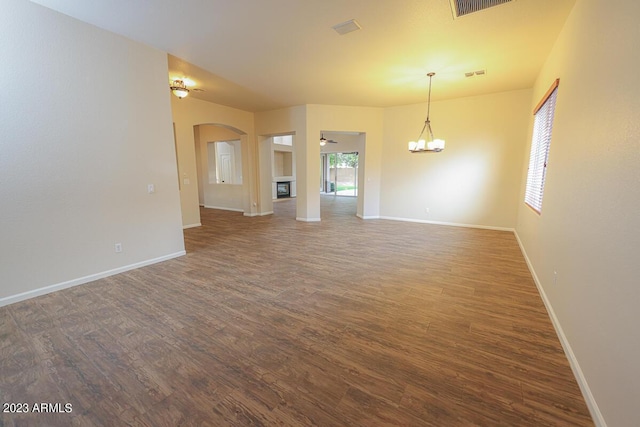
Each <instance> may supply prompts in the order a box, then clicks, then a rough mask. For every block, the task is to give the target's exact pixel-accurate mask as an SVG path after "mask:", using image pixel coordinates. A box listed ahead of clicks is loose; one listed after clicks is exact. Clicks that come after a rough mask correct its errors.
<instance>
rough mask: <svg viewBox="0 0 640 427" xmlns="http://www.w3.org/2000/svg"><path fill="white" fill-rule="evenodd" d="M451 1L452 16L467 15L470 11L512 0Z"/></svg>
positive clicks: (477, 10)
mask: <svg viewBox="0 0 640 427" xmlns="http://www.w3.org/2000/svg"><path fill="white" fill-rule="evenodd" d="M449 1H450V2H451V12H453V17H454V18H459V17H461V16H465V15H468V14H470V13H474V12H479V11H481V10H484V9H488V8H490V7H493V6H498V5H501V4H503V3H509V2H510V1H512V0H449Z"/></svg>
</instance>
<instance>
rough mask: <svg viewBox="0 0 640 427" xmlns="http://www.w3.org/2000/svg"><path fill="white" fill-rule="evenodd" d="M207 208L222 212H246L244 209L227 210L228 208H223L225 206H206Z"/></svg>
mask: <svg viewBox="0 0 640 427" xmlns="http://www.w3.org/2000/svg"><path fill="white" fill-rule="evenodd" d="M205 208H207V209H220V210H223V211H232V212H244V209H237V208H227V207H223V206H208V205H205Z"/></svg>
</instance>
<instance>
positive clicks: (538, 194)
mask: <svg viewBox="0 0 640 427" xmlns="http://www.w3.org/2000/svg"><path fill="white" fill-rule="evenodd" d="M559 85H560V79H556V80H555V81H554V82H553V84H552V85H551V87H550V88H549V89H548V90H547V92H546V93H545V94H544V96H543V97H542V99H541V100H540V102H538V104H537V105H536V107H535V108H534V109H533V115H534V122H533V135H532V137H531V151H530V152H529V165H528V168H527V180H526V183H525V192H524V203H525V204H526V205H527V206H529V207H530V208H531V209H533V210H534V211H535V212H536V213H538V214H539V215H540V214H542V199H543V196H544V184H545V180H546V175H547V165H548V161H549V150H550V148H551V135H552V131H553V121H554V117H555V108H556V105H557V96H558V92H557V90H558V86H559ZM550 100H551V101H552V105H548V104H547V103H548V102H549V101H550ZM547 105H548V108H545V107H547ZM540 110H543V111H542V113H544V116H539V115H538V113H539V112H540Z"/></svg>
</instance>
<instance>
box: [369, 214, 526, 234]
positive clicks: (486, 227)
mask: <svg viewBox="0 0 640 427" xmlns="http://www.w3.org/2000/svg"><path fill="white" fill-rule="evenodd" d="M378 218H380V219H388V220H391V221H405V222H417V223H420V224H435V225H448V226H450V227H465V228H481V229H483V230H497V231H511V232H514V231H515V230H514V229H513V228H510V227H495V226H493V225H477V224H461V223H457V222H442V221H428V220H425V219H413V218H399V217H395V216H379V217H378Z"/></svg>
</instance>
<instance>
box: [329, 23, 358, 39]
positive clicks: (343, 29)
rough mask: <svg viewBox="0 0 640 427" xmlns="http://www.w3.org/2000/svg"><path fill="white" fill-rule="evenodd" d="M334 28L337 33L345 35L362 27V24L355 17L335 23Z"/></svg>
mask: <svg viewBox="0 0 640 427" xmlns="http://www.w3.org/2000/svg"><path fill="white" fill-rule="evenodd" d="M331 28H333V29H334V30H335V31H336V33H338V34H340V35H341V36H344V35H345V34H348V33H351V32H353V31H358V30H359V29H360V28H362V27H361V26H360V24H358V21H356V20H355V19H349V20H348V21H345V22H341V23H339V24H336V25H334V26H333V27H331Z"/></svg>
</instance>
